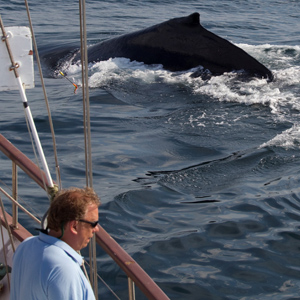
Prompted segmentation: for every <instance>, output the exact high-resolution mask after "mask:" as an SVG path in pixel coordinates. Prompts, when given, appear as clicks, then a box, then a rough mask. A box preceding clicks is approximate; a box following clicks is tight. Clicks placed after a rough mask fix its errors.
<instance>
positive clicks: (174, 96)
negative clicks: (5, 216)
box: [0, 0, 300, 300]
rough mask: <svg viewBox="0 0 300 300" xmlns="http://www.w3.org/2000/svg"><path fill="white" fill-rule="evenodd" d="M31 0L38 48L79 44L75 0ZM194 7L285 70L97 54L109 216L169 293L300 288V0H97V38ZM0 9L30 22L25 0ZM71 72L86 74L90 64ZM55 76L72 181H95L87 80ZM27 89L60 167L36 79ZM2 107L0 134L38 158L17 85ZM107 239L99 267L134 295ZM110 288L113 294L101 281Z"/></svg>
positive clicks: (94, 110) (249, 294)
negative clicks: (211, 73) (218, 68)
mask: <svg viewBox="0 0 300 300" xmlns="http://www.w3.org/2000/svg"><path fill="white" fill-rule="evenodd" d="M29 4H30V8H31V16H32V21H33V25H34V29H35V34H36V39H37V43H38V46H39V48H40V51H45V50H47V49H49V48H53V47H56V46H57V45H58V46H61V45H63V46H73V45H79V16H78V3H77V2H75V3H74V1H70V0H64V1H62V0H53V1H51V2H47V1H46V2H45V1H37V0H31V1H29ZM193 12H199V13H200V15H201V17H200V19H201V24H202V25H203V26H204V27H205V28H207V29H208V30H211V31H212V32H214V33H216V34H218V35H220V36H222V37H224V38H226V39H228V40H230V41H231V42H233V43H234V44H236V45H237V46H239V47H241V48H243V49H244V50H245V51H247V52H248V53H250V54H251V55H252V56H254V57H255V58H256V59H258V60H259V61H260V62H262V63H263V64H265V65H266V66H267V67H268V68H269V69H271V70H272V72H273V73H274V76H275V80H274V81H273V82H270V83H268V82H267V81H266V80H260V79H251V80H248V81H244V80H241V78H239V77H238V76H237V75H236V74H230V73H229V74H224V75H222V76H218V77H212V78H211V79H209V80H202V79H201V78H191V77H190V74H191V71H186V72H178V73H171V72H168V71H165V70H164V69H163V68H162V67H161V66H147V65H144V64H143V63H142V62H130V61H128V60H127V59H125V58H118V59H110V60H108V61H102V62H100V63H95V64H91V65H90V76H89V85H90V88H91V89H90V101H91V130H92V149H93V150H92V154H93V172H94V188H95V189H96V191H97V192H98V194H99V195H100V197H101V199H102V206H101V209H100V223H101V225H102V226H103V227H104V228H105V229H106V230H107V231H108V232H109V233H110V234H111V235H112V236H113V237H114V238H115V239H116V240H117V241H118V242H119V243H120V244H121V245H122V247H123V248H124V249H125V250H126V251H128V253H129V254H130V255H132V256H133V258H134V259H135V260H136V261H137V262H138V263H139V264H140V265H141V266H142V267H143V268H144V269H145V270H146V272H147V273H148V274H149V275H150V276H152V278H153V279H154V280H155V281H156V282H157V283H158V284H159V286H160V287H161V288H162V289H163V290H164V291H165V293H166V294H167V295H168V296H169V297H170V298H171V299H186V300H198V299H199V300H200V299H243V300H250V299H251V300H252V299H253V300H254V299H255V300H258V299H272V300H274V299H280V300H282V299H299V289H300V233H299V223H298V222H299V220H300V189H299V181H300V172H299V170H300V169H299V162H300V116H299V112H300V104H299V103H300V81H299V80H300V29H299V19H300V2H299V1H298V0H285V1H280V0H278V1H270V0H266V1H256V0H249V1H238V0H235V1H233V0H231V1H229V0H226V1H216V0H212V1H195V0H193V1H176V0H175V1H163V0H160V1H155V0H152V1H150V0H148V1H137V0H131V1H121V0H119V1H113V0H111V1H87V26H88V41H89V44H91V45H92V44H94V43H96V42H98V41H101V40H104V39H107V38H111V37H114V36H116V35H120V34H123V33H128V32H132V31H134V30H138V29H142V28H145V27H147V26H150V25H154V24H156V23H160V22H163V21H165V20H168V19H170V18H173V17H181V16H186V15H189V14H191V13H193ZM0 13H1V16H2V19H3V22H4V25H6V26H14V25H27V24H28V23H27V19H26V12H25V10H24V3H23V1H21V0H20V1H19V0H14V1H5V0H1V2H0ZM45 71H46V70H45ZM36 73H37V72H36ZM68 74H69V75H68V76H69V78H70V79H72V80H73V81H75V82H76V83H77V84H78V85H79V86H80V83H81V80H80V70H79V68H78V67H74V66H73V67H71V68H70V69H69V70H68ZM45 81H46V87H47V92H48V97H49V101H50V107H51V111H52V118H53V123H54V127H55V132H56V142H57V147H58V157H59V163H60V169H61V174H62V183H63V187H68V186H79V187H81V186H84V185H85V166H84V144H83V124H82V104H81V91H80V88H79V90H78V92H77V93H76V94H74V93H73V86H72V85H71V84H70V83H69V82H68V81H67V80H65V79H64V78H62V77H58V78H46V79H45ZM27 96H28V99H29V100H28V101H29V104H30V106H31V110H32V113H33V116H34V118H35V120H36V126H37V129H38V132H39V134H40V138H41V141H42V144H43V147H44V151H45V154H46V157H47V160H48V163H49V167H50V169H51V172H52V174H53V177H54V179H55V164H54V160H53V150H52V142H51V135H50V132H49V131H50V130H49V126H48V117H47V114H46V109H45V104H44V102H43V100H42V94H41V87H40V82H39V80H38V78H37V79H36V88H35V89H34V90H28V91H27ZM0 109H1V116H0V132H1V134H3V135H4V136H5V137H6V138H8V139H9V140H10V141H11V142H13V143H14V144H16V145H17V146H18V148H19V149H20V150H22V151H23V152H24V153H26V154H27V155H28V156H29V157H30V158H32V159H34V155H33V153H32V149H31V143H30V139H29V136H28V134H27V128H26V122H25V118H24V112H23V109H22V104H21V100H20V99H19V95H18V92H10V93H8V92H1V93H0ZM0 163H1V186H2V185H3V184H7V185H8V186H9V185H10V182H9V178H10V176H11V175H10V174H11V173H10V172H11V171H10V166H11V164H10V162H8V161H7V160H6V159H5V157H4V156H3V155H1V154H0ZM19 177H20V178H19V183H20V191H19V193H20V196H21V197H22V198H23V199H24V201H26V202H27V203H28V204H27V205H28V207H29V208H30V209H33V210H34V211H35V212H36V213H37V214H38V215H40V216H41V215H42V214H43V213H44V211H45V210H46V209H47V206H48V199H47V197H46V195H44V193H43V192H42V191H41V190H39V189H36V188H35V185H34V184H33V183H29V182H28V180H27V178H26V176H25V175H23V174H21V172H20V176H19ZM20 217H21V221H22V223H23V224H25V225H26V226H28V227H29V228H30V230H31V231H32V232H33V233H35V231H34V227H36V225H35V224H32V223H31V222H29V221H27V220H26V219H25V217H24V216H23V214H22V213H21V216H20ZM98 252H99V253H98V261H99V273H100V274H101V276H102V277H103V278H104V279H105V280H106V281H107V282H108V284H109V285H110V286H111V287H112V288H113V289H114V290H115V291H116V293H117V294H118V295H119V297H120V298H121V299H127V296H126V290H127V281H126V278H125V276H124V274H123V272H122V271H120V270H119V268H118V267H117V266H115V265H114V263H112V262H111V261H110V260H109V259H108V258H107V256H106V255H104V254H103V251H102V250H101V249H99V250H98ZM99 295H100V297H101V299H113V297H112V295H111V294H110V292H109V291H107V289H106V288H105V287H104V286H103V285H101V284H99ZM137 295H138V299H144V298H143V296H142V295H140V293H139V291H137Z"/></svg>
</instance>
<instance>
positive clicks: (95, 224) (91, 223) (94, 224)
mask: <svg viewBox="0 0 300 300" xmlns="http://www.w3.org/2000/svg"><path fill="white" fill-rule="evenodd" d="M79 222H83V223H87V224H90V225H91V227H92V228H95V227H96V226H97V224H98V223H99V221H95V222H90V221H87V220H79Z"/></svg>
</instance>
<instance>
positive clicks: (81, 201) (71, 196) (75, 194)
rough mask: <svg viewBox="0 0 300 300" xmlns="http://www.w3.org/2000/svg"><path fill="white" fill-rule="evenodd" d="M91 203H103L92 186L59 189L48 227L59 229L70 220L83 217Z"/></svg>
mask: <svg viewBox="0 0 300 300" xmlns="http://www.w3.org/2000/svg"><path fill="white" fill-rule="evenodd" d="M90 204H95V205H97V206H99V205H100V204H101V202H100V199H99V197H98V195H97V194H96V193H95V191H94V190H93V189H92V188H90V187H86V188H84V189H80V188H69V189H66V190H61V191H59V192H58V193H57V195H56V196H55V198H54V200H53V201H52V203H51V204H50V208H49V211H48V228H50V229H53V230H56V231H57V230H59V229H61V227H62V226H64V225H65V224H67V223H68V222H70V221H74V220H77V221H78V220H80V219H82V218H83V217H84V215H85V213H86V211H87V207H88V206H89V205H90Z"/></svg>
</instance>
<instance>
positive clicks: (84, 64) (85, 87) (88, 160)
mask: <svg viewBox="0 0 300 300" xmlns="http://www.w3.org/2000/svg"><path fill="white" fill-rule="evenodd" d="M79 15H80V46H81V76H82V98H83V117H84V120H83V126H84V145H85V168H86V186H90V187H93V172H92V154H91V149H92V147H91V127H90V102H89V80H88V54H87V31H86V6H85V0H80V1H79ZM89 255H90V262H91V268H90V280H91V283H92V287H93V290H94V294H95V297H96V299H98V281H97V275H98V274H97V258H96V239H95V237H93V238H92V240H91V242H90V244H89Z"/></svg>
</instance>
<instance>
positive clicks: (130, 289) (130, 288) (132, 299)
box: [128, 277, 135, 300]
mask: <svg viewBox="0 0 300 300" xmlns="http://www.w3.org/2000/svg"><path fill="white" fill-rule="evenodd" d="M128 295H129V300H135V286H134V281H133V280H132V279H131V278H130V277H128Z"/></svg>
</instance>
